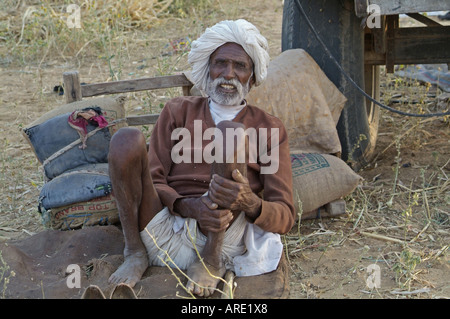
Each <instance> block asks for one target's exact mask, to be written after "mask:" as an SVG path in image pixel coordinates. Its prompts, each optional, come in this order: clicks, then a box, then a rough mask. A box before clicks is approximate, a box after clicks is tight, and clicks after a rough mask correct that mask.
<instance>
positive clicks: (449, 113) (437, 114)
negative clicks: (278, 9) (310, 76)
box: [295, 0, 450, 117]
mask: <svg viewBox="0 0 450 319" xmlns="http://www.w3.org/2000/svg"><path fill="white" fill-rule="evenodd" d="M295 4H296V5H297V8H298V9H299V11H300V12H301V14H302V15H303V16H304V18H305V21H306V23H307V24H308V26H309V28H310V29H311V31H312V32H313V34H314V36H315V37H316V38H317V41H319V43H320V44H321V45H322V47H323V48H324V50H325V52H326V53H327V54H328V57H329V58H330V59H331V60H332V61H333V63H334V64H336V66H337V67H338V69H339V70H340V71H341V73H342V74H343V75H344V76H345V77H346V78H347V80H349V82H350V83H351V84H352V85H353V86H354V87H355V88H356V89H357V90H358V91H359V92H360V93H361V94H363V95H364V96H365V97H366V98H368V99H369V100H370V101H372V102H373V103H375V104H377V105H378V106H380V107H382V108H384V109H386V110H388V111H390V112H393V113H397V114H400V115H404V116H412V117H435V116H436V117H438V116H446V115H450V111H447V112H445V113H430V114H417V113H407V112H403V111H399V110H396V109H394V108H392V107H389V106H387V105H384V104H383V103H381V102H378V101H377V100H375V99H373V98H372V97H371V96H370V95H368V94H367V93H366V92H365V91H364V90H363V89H361V88H360V87H359V86H358V84H356V83H355V81H353V79H352V78H351V77H350V76H349V75H348V74H347V72H345V70H344V69H343V68H342V66H341V65H340V64H339V62H338V61H337V60H336V58H335V57H334V56H333V55H332V54H331V52H330V50H328V48H327V46H326V45H325V43H324V42H323V41H322V39H321V37H320V36H319V33H318V32H317V30H316V29H315V28H314V26H313V25H312V23H311V21H310V20H309V18H308V16H307V15H306V13H305V11H304V10H303V7H302V5H301V4H300V1H299V0H295Z"/></svg>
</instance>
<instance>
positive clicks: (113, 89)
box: [82, 74, 192, 97]
mask: <svg viewBox="0 0 450 319" xmlns="http://www.w3.org/2000/svg"><path fill="white" fill-rule="evenodd" d="M172 87H192V83H191V82H190V81H189V80H188V79H187V78H186V76H185V75H184V74H180V75H169V76H159V77H153V78H142V79H136V80H122V81H115V82H103V83H95V84H86V85H83V86H82V93H83V97H88V96H97V95H103V94H115V93H126V92H136V91H145V90H156V89H167V88H172Z"/></svg>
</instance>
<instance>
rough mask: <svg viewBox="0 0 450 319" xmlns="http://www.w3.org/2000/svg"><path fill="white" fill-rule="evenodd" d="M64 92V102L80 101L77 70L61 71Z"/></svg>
mask: <svg viewBox="0 0 450 319" xmlns="http://www.w3.org/2000/svg"><path fill="white" fill-rule="evenodd" d="M63 81H64V94H65V95H66V102H67V103H72V102H76V101H81V98H82V94H81V85H80V77H79V75H78V72H77V71H69V72H64V73H63Z"/></svg>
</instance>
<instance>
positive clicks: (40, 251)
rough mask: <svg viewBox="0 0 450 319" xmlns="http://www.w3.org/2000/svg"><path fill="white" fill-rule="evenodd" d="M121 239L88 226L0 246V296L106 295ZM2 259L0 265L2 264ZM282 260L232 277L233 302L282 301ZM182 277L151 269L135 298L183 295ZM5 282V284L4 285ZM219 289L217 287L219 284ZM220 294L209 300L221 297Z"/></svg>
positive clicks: (107, 229)
mask: <svg viewBox="0 0 450 319" xmlns="http://www.w3.org/2000/svg"><path fill="white" fill-rule="evenodd" d="M123 247H124V239H123V234H122V232H121V230H120V229H119V228H118V227H116V226H92V227H85V228H83V229H79V230H73V231H58V230H45V231H43V232H41V233H38V234H36V235H33V236H30V237H28V238H26V239H22V240H18V241H10V242H6V243H2V244H0V252H1V257H2V259H3V261H2V260H0V275H1V274H2V271H3V272H4V273H3V276H2V277H0V287H2V293H4V297H5V298H38V299H41V298H47V299H52V298H74V299H78V298H81V296H82V294H83V292H84V290H85V289H86V287H88V286H89V285H97V286H98V287H100V288H101V289H102V290H103V292H104V293H105V295H106V296H109V295H110V293H111V291H112V290H113V288H114V286H112V285H110V284H108V278H109V276H110V275H111V274H112V273H113V272H114V271H115V270H116V269H117V268H118V267H119V266H120V265H121V263H122V262H123ZM1 261H2V262H1ZM69 265H78V266H79V267H80V270H81V271H80V278H81V281H80V288H76V287H75V288H70V287H69V286H71V285H70V284H69V285H68V282H70V283H72V284H73V282H74V281H72V280H71V279H70V278H71V277H70V276H71V275H72V274H74V272H73V270H71V268H69V269H68V266H69ZM287 274H288V269H287V265H286V261H285V259H284V258H282V262H280V265H279V267H278V269H277V270H276V271H274V272H271V273H269V274H265V275H261V276H252V277H237V278H235V282H236V283H237V286H236V289H235V293H234V297H235V298H286V297H287V295H288V293H289V281H288V276H287ZM178 279H179V280H180V281H181V283H182V284H183V285H184V284H186V282H187V279H186V278H185V277H184V276H183V275H182V274H181V273H179V272H175V274H173V273H172V272H171V271H170V269H169V268H165V267H150V268H148V269H147V271H146V272H145V273H144V276H143V278H142V280H141V281H140V282H138V283H137V284H136V286H135V287H134V291H135V292H136V294H137V296H138V298H179V296H187V294H186V292H184V290H183V288H182V287H181V285H180V284H179V281H178ZM5 280H6V282H5ZM218 288H219V289H220V288H221V284H219V287H218ZM221 296H222V294H221V293H218V292H217V293H215V294H214V296H213V297H215V298H221Z"/></svg>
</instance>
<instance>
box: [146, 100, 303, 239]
mask: <svg viewBox="0 0 450 319" xmlns="http://www.w3.org/2000/svg"><path fill="white" fill-rule="evenodd" d="M194 120H201V121H202V136H203V132H204V131H205V130H206V129H207V128H211V127H215V124H214V121H213V119H212V116H211V113H210V111H209V105H208V99H207V98H204V97H194V96H189V97H179V98H174V99H172V100H171V101H169V102H168V103H167V104H166V106H165V107H164V109H163V110H162V112H161V114H160V116H159V118H158V122H157V123H156V124H155V127H154V130H153V132H152V135H151V138H150V145H149V159H150V168H151V174H152V178H153V182H154V185H155V188H156V191H157V192H158V194H159V196H160V199H161V201H162V203H163V205H165V206H167V207H168V208H169V210H170V211H171V212H172V213H175V214H176V212H174V211H173V204H174V202H175V200H176V199H178V198H183V197H199V196H201V195H203V194H204V193H205V192H206V191H207V190H208V186H209V182H210V178H211V176H210V175H211V164H207V163H205V162H202V163H194V150H192V152H191V153H192V160H191V163H183V162H181V163H179V164H176V163H173V162H172V159H171V150H172V147H173V146H174V145H175V144H176V143H178V142H179V140H171V133H172V131H173V130H174V129H175V128H187V129H188V130H189V132H190V134H191V139H192V143H191V145H192V146H194V142H193V141H194ZM233 121H235V122H240V123H243V124H244V125H245V127H246V128H249V127H254V128H255V129H256V131H257V132H259V128H266V129H267V132H268V134H267V140H268V153H269V154H270V140H271V139H270V132H271V130H270V128H279V140H280V141H279V167H278V171H277V172H276V173H274V174H260V173H259V172H260V169H261V167H262V165H263V164H261V162H260V161H259V158H258V160H257V163H249V164H248V168H247V178H248V179H249V182H250V187H251V188H252V190H253V192H255V193H256V194H260V193H261V191H264V192H263V198H264V200H263V203H262V207H261V215H260V216H259V217H258V218H257V219H256V220H255V222H254V223H255V225H258V226H259V227H261V228H262V229H264V230H266V231H270V232H274V233H280V234H284V233H287V232H288V231H289V230H290V229H291V228H292V226H293V224H294V221H295V213H294V206H293V193H292V172H291V161H290V156H289V143H288V138H287V133H286V129H285V128H284V125H283V124H282V122H281V121H280V120H279V119H278V118H276V117H274V116H272V115H270V114H268V113H266V112H264V111H263V110H261V109H259V108H257V107H255V106H251V105H247V106H246V107H244V109H243V110H242V111H240V112H239V114H238V115H237V116H236V117H235V119H234V120H233ZM180 140H181V138H180ZM202 143H203V148H204V147H205V146H206V145H208V144H209V143H211V141H210V140H205V141H203V139H202ZM269 164H270V163H269ZM269 164H267V165H269Z"/></svg>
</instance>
